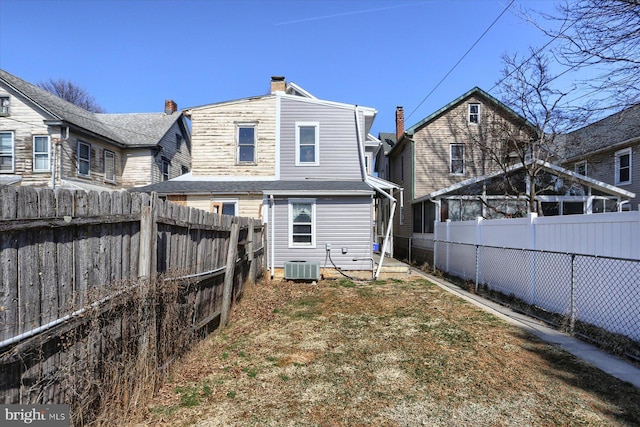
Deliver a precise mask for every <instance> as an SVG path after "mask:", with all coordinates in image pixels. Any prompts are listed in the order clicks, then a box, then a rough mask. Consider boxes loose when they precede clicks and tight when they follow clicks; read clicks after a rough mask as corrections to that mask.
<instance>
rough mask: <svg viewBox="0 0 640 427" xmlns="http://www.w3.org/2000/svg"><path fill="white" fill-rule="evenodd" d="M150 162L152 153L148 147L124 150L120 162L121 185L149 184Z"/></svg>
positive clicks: (129, 186) (140, 185)
mask: <svg viewBox="0 0 640 427" xmlns="http://www.w3.org/2000/svg"><path fill="white" fill-rule="evenodd" d="M152 162H153V157H152V153H151V150H150V149H148V148H140V149H128V150H126V152H125V153H124V155H123V156H122V157H121V162H120V163H122V168H123V172H122V185H123V187H125V188H133V187H142V186H144V185H148V184H151V163H152Z"/></svg>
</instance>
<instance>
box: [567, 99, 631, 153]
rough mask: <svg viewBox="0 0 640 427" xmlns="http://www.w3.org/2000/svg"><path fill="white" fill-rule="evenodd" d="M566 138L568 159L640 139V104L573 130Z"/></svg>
mask: <svg viewBox="0 0 640 427" xmlns="http://www.w3.org/2000/svg"><path fill="white" fill-rule="evenodd" d="M565 138H566V139H565V141H566V142H565V157H566V158H567V159H570V158H572V157H578V156H582V155H585V154H589V153H592V152H594V151H600V150H606V149H608V148H615V146H616V145H618V144H624V143H629V142H633V141H640V104H638V105H634V106H633V107H629V108H627V109H624V110H622V111H620V112H617V113H615V114H612V115H610V116H608V117H605V118H604V119H602V120H599V121H597V122H595V123H592V124H590V125H587V126H585V127H583V128H581V129H578V130H576V131H573V132H571V133H569V134H568V135H566V137H565Z"/></svg>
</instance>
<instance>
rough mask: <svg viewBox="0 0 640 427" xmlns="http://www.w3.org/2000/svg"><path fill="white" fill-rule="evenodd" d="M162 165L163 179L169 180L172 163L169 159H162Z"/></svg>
mask: <svg viewBox="0 0 640 427" xmlns="http://www.w3.org/2000/svg"><path fill="white" fill-rule="evenodd" d="M160 167H161V171H160V172H161V173H162V180H163V181H169V179H170V178H171V163H170V162H169V160H167V159H162V164H161V165H160Z"/></svg>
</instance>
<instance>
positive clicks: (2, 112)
mask: <svg viewBox="0 0 640 427" xmlns="http://www.w3.org/2000/svg"><path fill="white" fill-rule="evenodd" d="M10 105H11V99H10V98H9V97H8V96H0V116H8V115H9V114H10V113H11V110H10V108H9V106H10Z"/></svg>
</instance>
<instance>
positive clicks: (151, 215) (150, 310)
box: [138, 193, 158, 372]
mask: <svg viewBox="0 0 640 427" xmlns="http://www.w3.org/2000/svg"><path fill="white" fill-rule="evenodd" d="M156 200H157V199H156V196H155V193H152V194H151V198H150V200H149V205H147V206H141V208H140V253H139V257H138V278H139V283H140V292H139V295H140V306H139V309H138V322H139V325H140V338H139V343H140V346H139V350H138V351H139V360H140V362H141V363H142V364H143V365H144V366H153V367H155V366H156V351H155V349H156V341H157V340H156V333H155V331H156V310H155V298H156V296H155V295H154V293H153V292H152V286H155V284H154V280H155V278H156V272H155V271H154V268H155V267H156V264H157V263H156V262H154V256H155V255H156V246H157V240H156V239H157V235H158V232H157V229H158V224H157V223H156V216H157V211H156ZM149 372H155V369H153V370H151V371H149Z"/></svg>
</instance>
